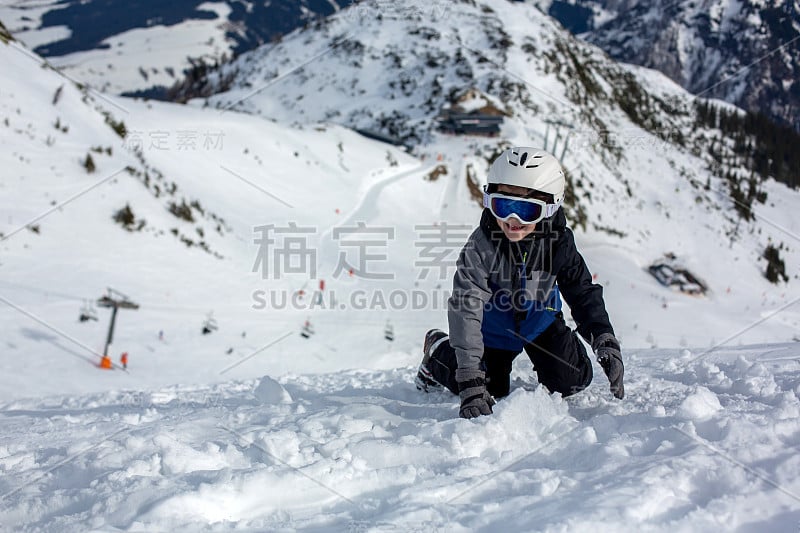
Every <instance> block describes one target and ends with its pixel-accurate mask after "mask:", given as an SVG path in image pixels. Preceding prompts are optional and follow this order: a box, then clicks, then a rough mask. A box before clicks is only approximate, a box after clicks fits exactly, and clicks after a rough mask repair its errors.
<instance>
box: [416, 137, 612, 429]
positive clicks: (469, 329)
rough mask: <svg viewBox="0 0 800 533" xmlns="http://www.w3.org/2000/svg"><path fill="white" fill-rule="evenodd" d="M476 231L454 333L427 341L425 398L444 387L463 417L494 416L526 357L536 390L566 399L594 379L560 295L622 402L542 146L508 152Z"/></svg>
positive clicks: (608, 335) (601, 317) (595, 299)
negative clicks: (515, 364)
mask: <svg viewBox="0 0 800 533" xmlns="http://www.w3.org/2000/svg"><path fill="white" fill-rule="evenodd" d="M487 181H488V185H487V186H486V187H485V188H484V200H483V202H484V207H485V209H484V210H483V215H482V216H481V221H480V227H479V228H477V229H476V230H475V231H474V232H473V233H472V235H470V237H469V239H468V240H467V243H466V244H465V245H464V248H463V249H462V250H461V254H460V256H459V259H458V266H457V270H456V274H455V277H454V279H453V294H452V296H451V297H450V300H449V302H448V321H449V323H450V335H449V336H448V335H447V334H446V333H445V332H443V331H441V330H438V329H434V330H430V331H429V332H428V333H427V334H426V335H425V342H424V345H423V353H424V356H423V359H422V364H421V365H420V367H419V372H418V373H417V377H416V379H415V383H416V385H417V388H418V389H420V390H423V391H426V392H427V391H429V390H432V389H437V390H438V389H441V388H442V386H445V387H447V388H448V389H449V390H450V391H452V392H453V393H455V394H459V395H460V397H461V408H460V410H459V415H460V416H461V417H463V418H473V417H477V416H479V415H488V414H490V413H491V412H492V405H494V403H495V401H494V398H499V397H502V396H506V395H508V393H509V388H510V374H511V363H512V361H513V360H514V358H515V357H516V356H517V355H518V354H519V353H520V352H521V351H522V350H525V352H526V353H527V354H528V357H529V358H530V360H531V362H532V363H533V368H534V370H536V374H537V377H538V378H539V382H540V383H541V384H542V385H544V386H545V387H546V388H547V389H548V390H549V391H550V392H551V393H554V392H559V393H561V394H562V395H563V396H569V395H571V394H574V393H576V392H579V391H581V390H583V389H584V388H586V387H587V386H588V385H589V383H590V382H591V381H592V363H591V361H590V359H589V357H588V356H587V355H586V349H585V348H584V347H583V345H582V344H581V342H580V340H579V339H578V337H577V335H576V334H575V332H573V331H572V330H570V329H569V327H567V325H566V324H565V322H564V317H563V315H562V313H561V297H560V295H561V294H563V295H564V298H565V299H566V301H567V303H568V304H569V306H570V309H571V310H572V316H573V318H574V319H575V321H576V322H577V325H578V327H577V332H578V333H580V335H581V336H582V337H583V338H584V339H586V341H587V342H589V344H590V345H591V346H592V350H594V353H595V355H596V356H597V361H598V362H599V363H600V366H602V368H603V370H604V371H605V373H606V375H607V376H608V379H609V381H610V383H611V391H612V392H613V393H614V395H615V396H616V397H617V398H620V399H622V397H623V396H624V388H623V384H622V377H623V365H622V356H621V354H620V346H619V342H618V341H617V339H616V338H615V337H614V330H613V328H612V327H611V323H610V322H609V319H608V314H607V313H606V309H605V304H604V302H603V289H602V287H601V286H600V285H593V284H592V277H591V274H590V273H589V270H588V269H587V268H586V263H585V262H584V261H583V257H581V255H580V254H579V253H578V250H577V249H576V247H575V241H574V239H573V236H572V231H570V230H569V229H568V228H567V227H566V219H565V217H564V213H563V210H562V209H561V208H560V207H561V203H562V202H563V200H564V187H565V183H566V180H565V178H564V172H563V170H562V169H561V165H560V164H559V162H558V160H557V159H556V158H555V157H553V156H552V155H550V154H549V153H547V152H544V151H542V150H538V149H536V148H511V149H509V150H506V151H505V152H503V154H502V155H500V157H498V158H497V159H496V160H495V161H494V162H493V163H492V166H491V167H490V168H489V176H488V180H487Z"/></svg>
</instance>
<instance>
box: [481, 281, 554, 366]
mask: <svg viewBox="0 0 800 533" xmlns="http://www.w3.org/2000/svg"><path fill="white" fill-rule="evenodd" d="M525 306H526V307H527V309H528V311H527V315H526V316H525V318H524V319H523V320H522V321H521V322H520V323H519V330H517V324H516V323H515V321H514V308H513V306H512V303H511V298H510V295H509V294H508V293H504V292H496V293H495V294H494V295H493V296H492V299H491V300H490V301H489V303H487V304H486V306H485V307H484V310H483V322H482V323H481V333H483V345H484V346H485V347H489V348H497V349H501V350H510V351H515V352H521V351H522V347H523V346H524V344H525V343H526V342H531V341H533V340H534V339H535V338H536V337H538V336H539V335H541V333H542V332H543V331H544V330H546V329H547V328H548V326H550V324H552V323H553V321H554V320H555V317H556V314H557V313H558V312H559V311H561V296H560V293H559V291H558V287H557V286H556V287H553V290H552V291H551V292H550V296H549V297H548V298H547V300H545V301H544V302H538V301H536V300H531V301H528V302H525ZM523 339H525V341H523Z"/></svg>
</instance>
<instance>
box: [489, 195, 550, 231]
mask: <svg viewBox="0 0 800 533" xmlns="http://www.w3.org/2000/svg"><path fill="white" fill-rule="evenodd" d="M483 207H488V208H489V211H491V212H492V214H493V215H494V216H495V217H497V218H498V219H500V220H502V221H503V222H506V221H508V219H510V218H511V217H516V218H518V219H519V221H520V222H522V223H523V224H536V223H537V222H539V221H540V220H542V219H544V218H547V217H551V216H553V215H555V214H556V211H558V208H559V207H560V204H548V203H547V202H545V201H544V200H538V199H536V198H520V197H519V196H509V195H506V194H502V193H491V194H489V193H486V192H484V193H483Z"/></svg>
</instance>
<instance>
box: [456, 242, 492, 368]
mask: <svg viewBox="0 0 800 533" xmlns="http://www.w3.org/2000/svg"><path fill="white" fill-rule="evenodd" d="M493 249H494V247H493V246H492V245H491V243H490V242H488V240H487V239H486V238H485V236H484V235H483V232H482V231H481V229H480V228H478V229H477V230H476V231H475V232H473V234H472V235H470V238H469V240H467V243H466V244H465V245H464V248H463V249H462V250H461V254H460V255H459V258H458V263H457V268H456V274H455V276H454V277H453V294H452V295H451V296H450V300H449V301H448V310H447V319H448V322H449V326H450V345H451V346H452V347H453V349H454V350H455V352H456V360H457V361H458V368H473V369H474V368H478V365H479V364H480V362H481V359H483V334H482V333H481V323H482V322H483V307H484V305H485V304H486V303H487V302H488V301H489V299H490V298H491V296H492V291H491V290H490V289H489V269H490V268H491V261H492V259H493V257H494V256H493V254H492V251H493Z"/></svg>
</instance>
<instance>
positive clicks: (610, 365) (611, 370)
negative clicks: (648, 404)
mask: <svg viewBox="0 0 800 533" xmlns="http://www.w3.org/2000/svg"><path fill="white" fill-rule="evenodd" d="M592 350H594V353H595V355H596V356H597V362H598V363H600V366H601V367H603V372H605V373H606V376H608V381H609V383H611V392H612V393H613V394H614V396H616V397H617V398H619V399H620V400H621V399H622V398H623V397H624V396H625V387H624V385H623V384H622V376H623V375H624V374H625V367H624V366H623V365H622V353H621V352H620V351H619V341H618V340H617V339H616V337H614V335H612V334H611V333H603V334H602V335H600V336H599V337H597V338H596V339H594V340H593V341H592Z"/></svg>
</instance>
